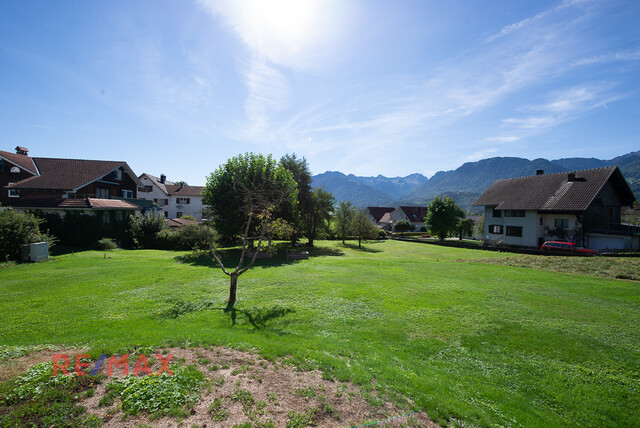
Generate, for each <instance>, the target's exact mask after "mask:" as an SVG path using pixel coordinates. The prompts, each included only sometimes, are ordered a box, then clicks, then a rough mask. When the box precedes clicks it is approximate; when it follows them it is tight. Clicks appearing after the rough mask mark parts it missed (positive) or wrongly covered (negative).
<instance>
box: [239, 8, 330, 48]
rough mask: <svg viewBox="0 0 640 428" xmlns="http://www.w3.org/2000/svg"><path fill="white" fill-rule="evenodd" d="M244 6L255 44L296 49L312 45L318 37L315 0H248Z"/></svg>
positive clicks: (318, 13)
mask: <svg viewBox="0 0 640 428" xmlns="http://www.w3.org/2000/svg"><path fill="white" fill-rule="evenodd" d="M245 7H246V9H245V11H244V12H245V13H246V14H247V15H248V17H249V21H250V22H251V24H252V25H253V28H254V31H255V35H256V37H257V40H258V42H259V43H263V44H268V45H271V46H274V45H275V46H281V47H285V48H287V49H289V50H291V51H298V50H301V49H305V48H307V47H309V46H310V45H313V43H314V42H315V38H316V37H317V36H318V33H319V28H318V24H319V20H320V18H321V15H322V11H321V7H320V1H318V0H270V1H264V0H252V1H247V2H246V4H245Z"/></svg>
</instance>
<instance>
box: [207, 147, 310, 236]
mask: <svg viewBox="0 0 640 428" xmlns="http://www.w3.org/2000/svg"><path fill="white" fill-rule="evenodd" d="M202 196H203V198H202V202H203V204H205V205H209V206H210V207H211V211H210V217H211V220H212V221H213V224H214V228H215V229H216V230H217V231H218V233H219V234H220V236H221V239H222V240H223V241H226V242H232V241H233V239H234V238H235V237H236V236H238V235H243V234H244V229H245V226H246V222H247V215H248V214H249V211H248V209H250V207H258V206H260V207H262V209H266V208H267V206H268V205H273V203H275V202H277V207H276V208H275V211H274V212H273V213H272V215H273V216H275V217H276V218H282V217H283V216H285V215H286V213H287V212H289V213H290V212H292V211H293V210H294V209H295V207H296V205H297V198H298V194H297V190H296V182H295V181H294V180H293V177H292V175H291V173H290V172H289V171H288V170H287V169H286V168H284V167H283V166H281V165H278V164H277V163H276V161H275V160H274V159H273V157H272V156H271V155H268V156H264V155H262V154H255V153H245V154H244V155H238V156H235V157H233V158H231V159H229V160H228V161H227V162H226V163H225V164H224V165H221V166H220V167H219V168H218V169H217V170H216V171H215V172H213V173H211V174H210V175H209V176H208V177H207V183H206V185H205V188H204V189H203V191H202ZM269 201H271V202H273V203H272V204H269V203H268V202H269ZM252 214H253V215H254V216H255V215H256V214H258V212H255V213H252ZM254 226H255V225H254Z"/></svg>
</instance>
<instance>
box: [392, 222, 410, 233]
mask: <svg viewBox="0 0 640 428" xmlns="http://www.w3.org/2000/svg"><path fill="white" fill-rule="evenodd" d="M393 230H395V231H396V232H410V231H412V230H413V225H412V224H411V223H409V222H408V221H407V220H398V221H396V222H395V223H394V224H393Z"/></svg>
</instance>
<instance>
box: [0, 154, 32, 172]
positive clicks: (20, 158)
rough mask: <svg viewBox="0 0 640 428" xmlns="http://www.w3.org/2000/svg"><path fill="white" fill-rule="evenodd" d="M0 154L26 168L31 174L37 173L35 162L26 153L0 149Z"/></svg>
mask: <svg viewBox="0 0 640 428" xmlns="http://www.w3.org/2000/svg"><path fill="white" fill-rule="evenodd" d="M0 156H1V157H3V158H5V159H6V160H8V161H9V162H11V163H13V164H16V165H18V166H19V167H20V168H22V169H26V170H27V171H29V172H30V173H32V174H37V173H38V170H37V169H36V166H35V164H34V163H33V159H31V158H30V157H29V156H26V155H18V154H16V153H11V152H5V151H3V150H0Z"/></svg>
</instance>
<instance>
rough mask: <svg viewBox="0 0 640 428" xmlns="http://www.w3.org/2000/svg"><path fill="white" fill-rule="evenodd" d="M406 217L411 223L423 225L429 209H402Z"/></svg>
mask: <svg viewBox="0 0 640 428" xmlns="http://www.w3.org/2000/svg"><path fill="white" fill-rule="evenodd" d="M400 209H401V210H402V212H404V215H406V216H407V218H408V219H409V221H412V222H415V223H422V222H423V221H424V218H425V217H426V216H427V211H428V208H427V207H400Z"/></svg>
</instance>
